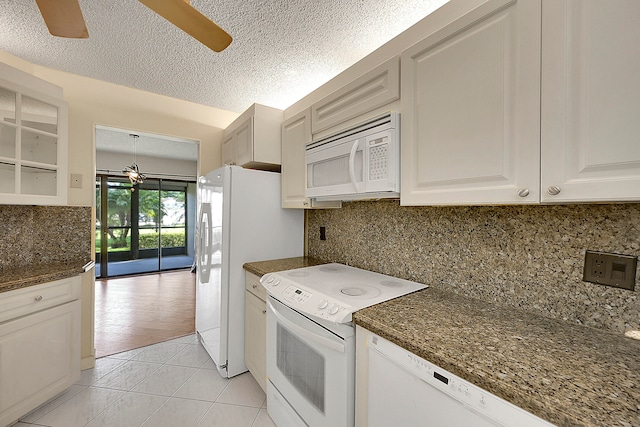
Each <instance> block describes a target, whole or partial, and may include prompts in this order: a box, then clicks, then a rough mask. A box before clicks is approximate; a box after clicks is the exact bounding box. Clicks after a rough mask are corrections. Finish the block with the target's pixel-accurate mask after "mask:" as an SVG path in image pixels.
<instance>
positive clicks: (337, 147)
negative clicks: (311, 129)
mask: <svg viewBox="0 0 640 427" xmlns="http://www.w3.org/2000/svg"><path fill="white" fill-rule="evenodd" d="M305 157H306V164H307V187H306V192H305V195H306V197H310V198H313V199H316V200H342V201H349V200H362V199H379V198H398V197H400V114H399V113H397V112H389V113H386V114H383V115H382V116H378V117H375V118H372V119H371V120H367V121H366V122H363V123H360V124H358V125H356V126H353V127H350V128H348V129H346V130H343V131H340V132H338V133H335V134H332V135H329V136H327V137H324V138H321V139H317V140H314V141H311V142H310V143H308V144H307V145H306V155H305Z"/></svg>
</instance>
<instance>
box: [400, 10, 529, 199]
mask: <svg viewBox="0 0 640 427" xmlns="http://www.w3.org/2000/svg"><path fill="white" fill-rule="evenodd" d="M448 6H449V11H454V12H453V13H449V15H446V14H443V15H441V16H452V17H455V19H452V20H451V21H450V22H447V23H444V25H440V26H438V27H436V28H439V29H438V30H436V31H434V32H433V33H431V34H429V35H427V36H426V37H425V38H424V39H423V40H422V41H420V42H419V43H417V44H416V45H414V46H412V47H410V48H409V49H407V50H406V51H404V52H403V53H402V55H401V61H402V62H401V69H402V97H401V103H402V118H401V123H402V125H401V129H402V131H401V135H402V138H401V140H402V144H401V156H402V170H401V174H402V178H401V186H402V188H401V203H402V204H403V205H456V204H462V205H476V204H477V205H483V204H514V203H538V202H539V188H540V148H539V145H540V144H539V140H540V113H539V111H540V14H541V12H540V9H541V8H540V1H536V0H534V1H529V0H517V1H509V0H490V1H486V0H473V1H470V0H467V1H465V2H457V3H455V4H454V3H450V4H449V5H448ZM445 7H447V6H445ZM455 8H459V9H460V10H455Z"/></svg>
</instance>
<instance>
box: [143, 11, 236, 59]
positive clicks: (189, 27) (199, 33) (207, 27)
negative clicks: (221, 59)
mask: <svg viewBox="0 0 640 427" xmlns="http://www.w3.org/2000/svg"><path fill="white" fill-rule="evenodd" d="M139 1H140V3H142V4H144V5H145V6H147V7H148V8H149V9H151V10H153V11H154V12H156V13H157V14H158V15H160V16H162V17H163V18H165V19H166V20H167V21H169V22H171V23H172V24H173V25H175V26H176V27H178V28H180V29H181V30H182V31H184V32H185V33H187V34H189V35H190V36H192V37H193V38H195V39H196V40H198V41H199V42H201V43H202V44H204V45H205V46H207V47H208V48H209V49H211V50H213V51H216V52H222V51H223V50H224V49H225V48H226V47H227V46H229V44H231V40H233V39H232V38H231V36H230V35H229V34H227V32H226V31H224V30H223V29H222V28H220V27H218V26H217V25H216V24H214V23H213V22H212V21H211V20H210V19H209V18H207V17H206V16H204V15H203V14H201V13H200V12H198V11H197V10H196V9H194V8H193V7H192V6H191V5H190V4H189V3H188V2H187V1H184V0H139Z"/></svg>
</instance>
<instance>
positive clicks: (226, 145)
mask: <svg viewBox="0 0 640 427" xmlns="http://www.w3.org/2000/svg"><path fill="white" fill-rule="evenodd" d="M234 143H235V138H234V137H233V135H229V136H228V137H226V138H225V139H224V140H223V141H222V164H223V165H235V157H236V156H235V144H234Z"/></svg>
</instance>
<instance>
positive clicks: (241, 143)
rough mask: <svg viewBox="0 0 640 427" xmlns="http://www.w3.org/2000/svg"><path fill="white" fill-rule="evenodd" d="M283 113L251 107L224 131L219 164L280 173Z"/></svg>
mask: <svg viewBox="0 0 640 427" xmlns="http://www.w3.org/2000/svg"><path fill="white" fill-rule="evenodd" d="M281 123H282V110H278V109H276V108H271V107H267V106H264V105H260V104H253V105H252V106H251V107H250V108H249V109H247V111H245V112H244V113H242V114H241V115H240V116H239V117H238V118H237V119H236V120H234V121H233V123H231V124H230V125H229V126H228V127H227V128H226V129H225V130H224V136H223V140H222V163H223V164H225V165H239V166H244V167H247V168H251V169H264V170H279V168H280V151H281V148H280V139H281V136H280V125H281Z"/></svg>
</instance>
